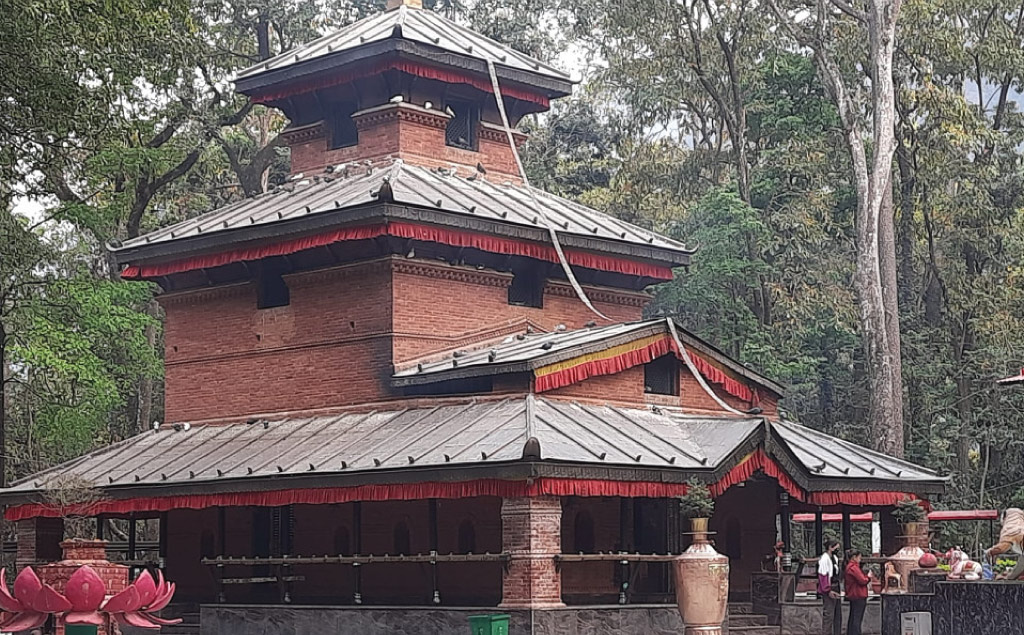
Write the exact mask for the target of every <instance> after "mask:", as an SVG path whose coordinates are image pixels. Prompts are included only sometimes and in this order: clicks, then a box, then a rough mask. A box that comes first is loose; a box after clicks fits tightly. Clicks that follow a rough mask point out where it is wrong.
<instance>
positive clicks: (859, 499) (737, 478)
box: [709, 448, 931, 509]
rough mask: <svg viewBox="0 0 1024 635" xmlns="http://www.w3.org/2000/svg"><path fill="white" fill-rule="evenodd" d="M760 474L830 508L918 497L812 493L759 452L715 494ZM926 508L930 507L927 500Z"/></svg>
mask: <svg viewBox="0 0 1024 635" xmlns="http://www.w3.org/2000/svg"><path fill="white" fill-rule="evenodd" d="M756 472H764V473H765V474H766V475H768V476H770V477H772V478H773V479H775V480H776V481H778V483H779V485H780V486H781V487H782V489H784V490H786V492H788V493H789V495H790V496H792V497H793V498H795V499H796V500H798V501H802V502H805V503H808V504H810V505H820V506H822V507H830V506H833V505H852V506H856V507H888V506H892V505H895V504H896V503H897V502H899V501H901V500H903V499H905V498H907V497H910V498H917V496H915V495H914V494H907V493H904V492H878V491H875V492H808V491H806V490H804V489H803V488H802V487H800V486H799V485H797V484H796V481H794V480H793V479H792V478H791V477H790V476H789V475H788V474H786V472H785V471H784V470H783V469H782V467H781V466H780V465H779V464H778V463H777V462H775V461H774V460H772V458H771V457H770V456H768V454H767V453H766V452H765V451H764V450H763V449H760V448H758V449H757V450H755V451H753V452H751V453H750V454H748V455H747V456H746V457H745V458H744V459H743V460H742V461H740V462H739V464H738V465H736V467H734V468H732V469H731V470H729V471H728V472H727V473H726V475H725V476H723V477H722V478H721V479H719V480H718V481H717V482H716V483H714V484H713V485H711V487H710V488H709V489H710V490H711V495H712V496H714V497H715V498H718V497H719V496H721V495H722V494H724V493H725V491H726V490H727V489H729V488H730V487H732V486H733V485H738V484H739V483H742V482H744V481H746V480H747V479H749V478H750V477H751V476H753V475H754V474H755V473H756ZM925 507H927V508H929V509H930V507H931V506H930V505H929V504H928V502H927V501H925Z"/></svg>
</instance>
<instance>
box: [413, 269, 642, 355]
mask: <svg viewBox="0 0 1024 635" xmlns="http://www.w3.org/2000/svg"><path fill="white" fill-rule="evenodd" d="M511 281H512V276H511V275H510V274H502V273H496V272H489V271H477V270H475V269H469V268H465V267H450V266H446V265H443V264H434V263H425V262H420V261H398V263H397V264H396V270H395V274H394V289H395V305H394V325H395V360H396V362H398V363H401V362H402V361H408V360H410V359H415V358H417V357H420V356H423V355H425V354H428V353H430V352H432V351H437V350H446V349H450V348H454V347H458V346H461V345H463V344H465V343H469V342H470V341H471V339H467V338H466V337H465V335H466V334H469V333H474V332H480V337H479V338H478V339H489V338H490V337H492V336H493V335H492V334H491V333H488V332H487V331H483V332H481V330H482V329H485V328H495V327H499V326H501V325H503V324H509V323H512V322H522V321H523V320H529V321H530V322H531V323H533V324H536V325H537V326H538V327H540V328H542V329H545V330H553V329H554V328H555V327H556V326H558V325H559V324H565V326H566V327H567V328H569V329H575V328H582V327H583V326H584V325H585V324H586V323H587V322H590V321H591V320H594V319H595V316H594V315H593V314H592V313H591V312H590V311H589V310H588V309H587V308H586V307H585V306H583V303H582V302H580V300H579V298H577V297H576V296H575V294H574V293H573V292H572V290H571V288H569V287H568V285H563V284H558V283H554V284H548V286H547V288H546V289H545V293H544V307H543V308H532V307H524V306H512V305H510V304H509V303H508V285H509V284H510V283H511ZM588 292H589V293H590V294H591V295H592V297H591V300H592V301H593V302H594V305H595V306H596V307H597V309H598V310H599V311H601V312H602V313H604V314H605V315H607V316H608V317H609V318H611V319H612V320H614V321H616V322H628V321H634V320H639V319H642V317H643V306H644V305H645V304H646V302H647V297H646V296H644V295H641V294H636V293H629V292H625V291H622V292H619V291H612V290H598V289H588ZM442 298H443V300H442Z"/></svg>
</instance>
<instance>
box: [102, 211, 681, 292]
mask: <svg viewBox="0 0 1024 635" xmlns="http://www.w3.org/2000/svg"><path fill="white" fill-rule="evenodd" d="M384 235H388V236H398V237H400V238H411V239H413V240H422V241H426V242H435V243H442V244H445V245H451V246H453V247H472V248H474V249H480V250H482V251H489V252H492V253H499V254H509V255H517V256H527V257H530V258H537V259H539V260H547V261H549V262H558V254H557V252H555V248H554V247H553V246H550V245H545V244H541V243H533V242H529V241H525V240H515V239H512V238H499V237H496V236H488V235H486V234H477V233H474V232H467V231H460V230H455V229H446V228H442V227H432V226H428V225H419V224H416V223H402V222H391V223H385V224H380V225H364V226H360V227H344V228H341V229H335V230H331V231H327V232H323V233H320V234H316V235H313V236H304V237H302V238H294V239H291V240H285V241H280V242H276V243H271V244H269V245H259V246H255V247H244V248H239V249H231V250H228V251H222V252H219V253H215V254H208V255H204V256H193V257H191V258H185V259H183V260H175V261H173V262H166V263H161V264H154V265H130V266H128V267H125V269H124V271H122V272H121V277H122V278H125V279H127V280H139V279H146V278H155V277H158V276H166V275H169V274H172V273H180V272H182V271H194V270H196V269H209V268H213V267H219V266H221V265H226V264H230V263H233V262H244V261H247V260H259V259H260V258H267V257H269V256H284V255H287V254H293V253H296V252H299V251H303V250H305V249H312V248H314V247H323V246H325V245H329V244H331V243H336V242H342V241H346V240H366V239H368V238H376V237H377V236H384ZM565 257H566V259H568V261H569V263H570V264H573V265H577V266H580V267H587V268H589V269H599V270H602V271H614V272H616V273H624V274H628V275H634V276H645V277H649V278H655V279H658V280H671V279H672V269H671V267H664V266H658V265H652V264H648V263H644V262H637V261H634V260H627V259H624V258H616V257H613V256H603V255H599V254H592V253H589V252H583V251H576V250H573V249H566V250H565Z"/></svg>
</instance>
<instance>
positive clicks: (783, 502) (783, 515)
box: [779, 492, 793, 571]
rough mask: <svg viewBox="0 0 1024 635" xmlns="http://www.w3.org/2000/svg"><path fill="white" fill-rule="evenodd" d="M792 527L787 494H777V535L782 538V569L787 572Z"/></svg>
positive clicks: (789, 560) (789, 559)
mask: <svg viewBox="0 0 1024 635" xmlns="http://www.w3.org/2000/svg"><path fill="white" fill-rule="evenodd" d="M792 532H793V527H792V523H791V522H790V516H789V494H788V493H787V492H780V493H779V533H780V534H781V537H782V569H783V571H789V569H790V567H791V566H792V564H793V534H792Z"/></svg>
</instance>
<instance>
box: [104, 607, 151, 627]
mask: <svg viewBox="0 0 1024 635" xmlns="http://www.w3.org/2000/svg"><path fill="white" fill-rule="evenodd" d="M114 619H116V620H117V621H118V622H120V623H121V624H127V625H128V626H134V627H136V628H160V625H159V624H157V623H156V622H150V621H149V619H148V617H145V616H143V615H142V614H141V613H136V612H134V611H129V612H127V613H117V614H115V615H114Z"/></svg>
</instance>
